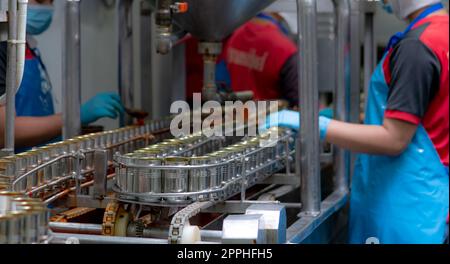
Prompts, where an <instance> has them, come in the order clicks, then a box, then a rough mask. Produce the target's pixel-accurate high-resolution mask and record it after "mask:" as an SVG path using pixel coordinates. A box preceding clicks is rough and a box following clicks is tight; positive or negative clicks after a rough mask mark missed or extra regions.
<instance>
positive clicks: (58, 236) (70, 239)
mask: <svg viewBox="0 0 450 264" xmlns="http://www.w3.org/2000/svg"><path fill="white" fill-rule="evenodd" d="M52 237H53V239H52V240H50V244H65V243H73V244H76V243H79V244H167V243H168V240H167V239H154V238H134V237H112V236H98V235H80V234H65V233H53V234H52Z"/></svg>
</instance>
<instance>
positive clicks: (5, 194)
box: [0, 191, 24, 197]
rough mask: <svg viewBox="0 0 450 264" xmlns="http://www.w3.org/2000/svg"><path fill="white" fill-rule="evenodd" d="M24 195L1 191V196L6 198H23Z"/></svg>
mask: <svg viewBox="0 0 450 264" xmlns="http://www.w3.org/2000/svg"><path fill="white" fill-rule="evenodd" d="M23 195H24V193H20V192H10V191H0V196H6V197H11V196H18V197H20V196H23Z"/></svg>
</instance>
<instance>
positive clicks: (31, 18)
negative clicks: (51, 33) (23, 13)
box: [27, 5, 54, 35]
mask: <svg viewBox="0 0 450 264" xmlns="http://www.w3.org/2000/svg"><path fill="white" fill-rule="evenodd" d="M53 11H54V9H53V6H50V5H29V6H28V13H27V34H30V35H39V34H42V33H43V32H44V31H46V30H47V29H48V28H49V27H50V24H51V23H52V19H53Z"/></svg>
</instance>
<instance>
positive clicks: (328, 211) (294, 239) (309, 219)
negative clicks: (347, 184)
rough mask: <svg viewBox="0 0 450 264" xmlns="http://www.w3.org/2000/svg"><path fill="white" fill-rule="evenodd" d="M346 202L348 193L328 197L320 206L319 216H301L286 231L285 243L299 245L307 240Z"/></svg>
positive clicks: (336, 193) (337, 192) (338, 193)
mask: <svg viewBox="0 0 450 264" xmlns="http://www.w3.org/2000/svg"><path fill="white" fill-rule="evenodd" d="M347 200H348V193H342V192H340V191H336V192H334V193H332V194H331V195H330V196H328V197H327V198H326V199H325V200H324V201H323V202H322V204H321V208H322V211H321V212H320V214H319V215H316V216H312V215H303V216H302V217H300V219H299V220H297V221H296V222H295V223H294V224H292V225H291V226H289V228H288V229H287V243H291V244H292V243H293V244H299V243H301V242H302V241H304V240H305V239H306V238H308V237H309V236H310V235H311V234H312V233H313V232H314V230H316V229H317V228H318V227H319V226H320V225H321V224H322V223H323V222H325V221H326V220H327V219H328V218H329V217H330V216H331V215H332V214H334V213H336V212H337V211H339V210H340V209H342V207H344V205H345V204H346V202H347Z"/></svg>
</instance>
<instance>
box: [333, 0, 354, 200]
mask: <svg viewBox="0 0 450 264" xmlns="http://www.w3.org/2000/svg"><path fill="white" fill-rule="evenodd" d="M335 4H336V14H337V38H336V51H337V55H336V57H337V63H336V80H337V86H336V94H335V111H336V119H337V120H340V121H343V122H348V121H349V118H348V116H349V112H348V111H349V110H350V109H348V107H347V106H348V104H349V101H348V99H347V98H348V96H349V93H350V90H349V87H350V79H349V78H347V76H348V73H347V69H349V68H350V65H349V63H350V60H348V59H347V58H348V56H350V52H349V50H348V47H349V46H350V34H349V33H350V6H349V2H348V0H338V1H335ZM352 74H353V73H352ZM334 150H335V162H334V166H335V173H336V175H335V185H336V189H337V190H340V191H342V192H347V191H348V184H349V182H348V179H349V177H348V173H349V171H348V170H347V169H348V163H347V162H349V159H348V158H349V152H347V151H346V150H345V149H342V148H338V147H335V148H334Z"/></svg>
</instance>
